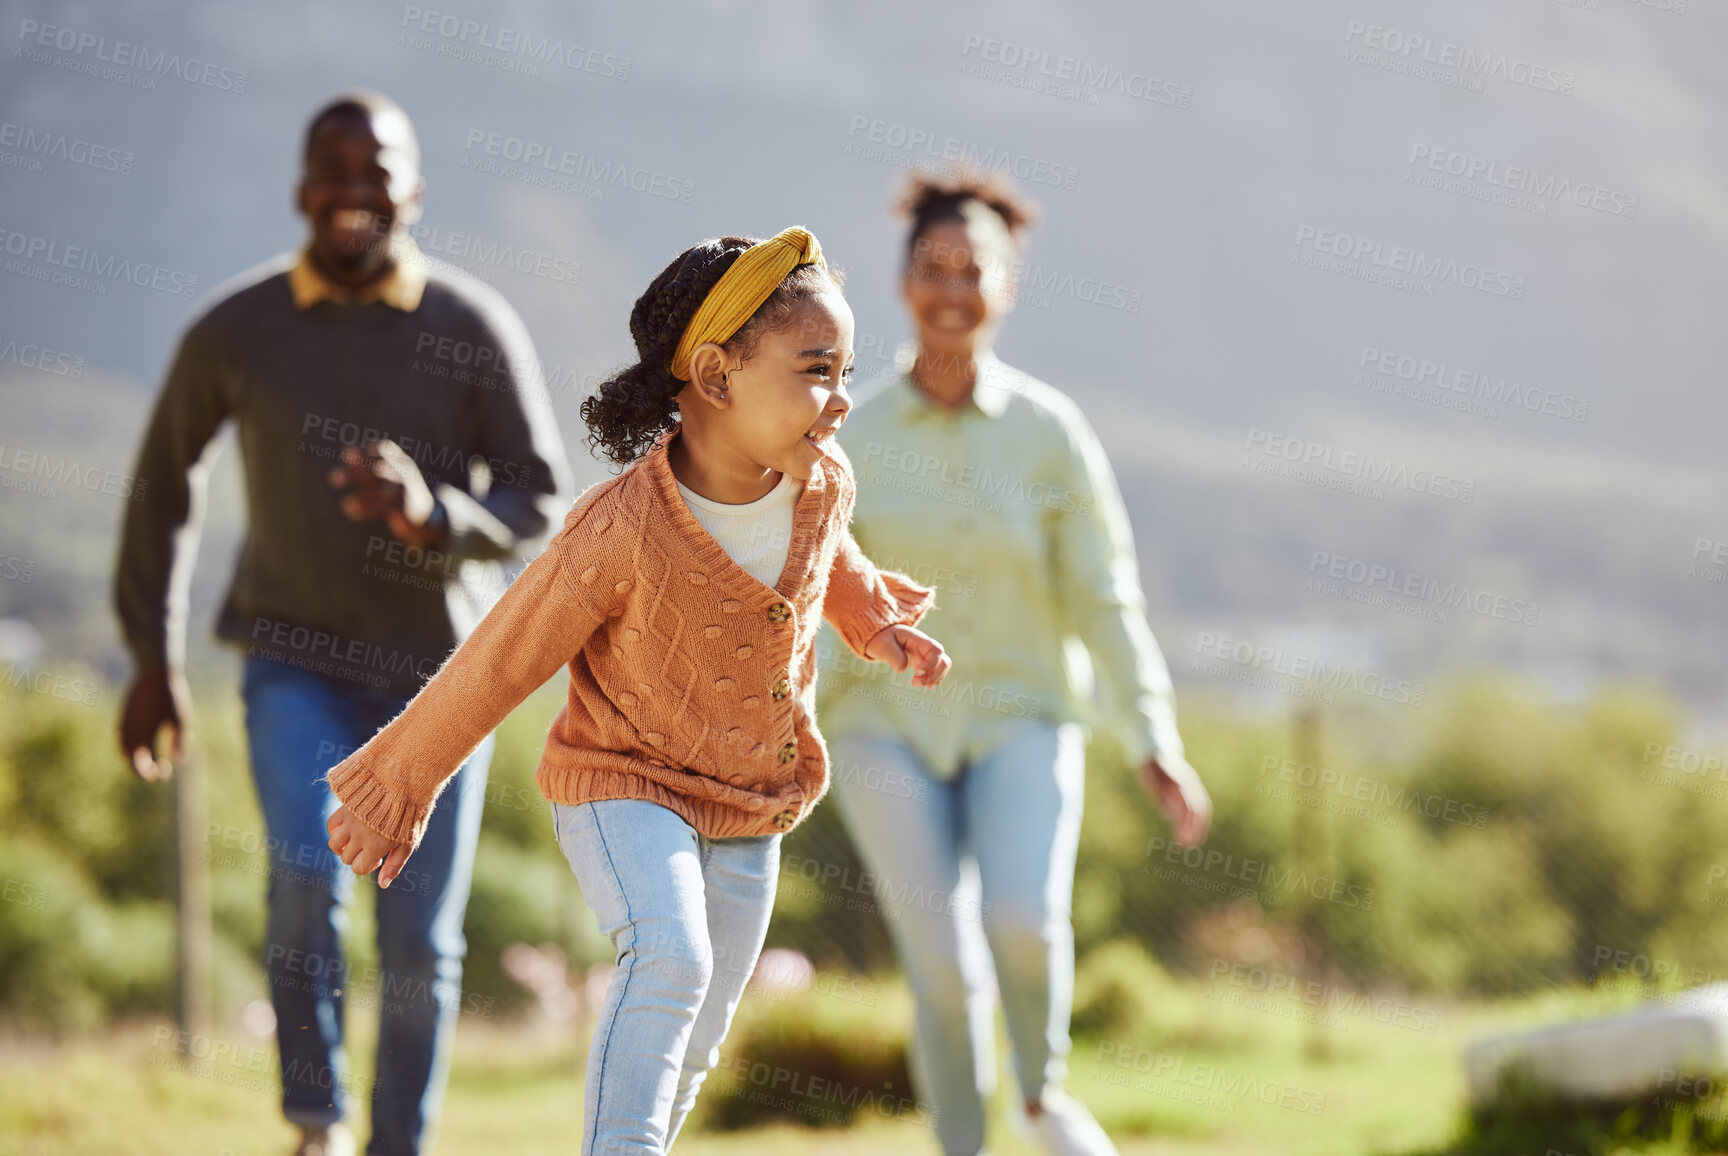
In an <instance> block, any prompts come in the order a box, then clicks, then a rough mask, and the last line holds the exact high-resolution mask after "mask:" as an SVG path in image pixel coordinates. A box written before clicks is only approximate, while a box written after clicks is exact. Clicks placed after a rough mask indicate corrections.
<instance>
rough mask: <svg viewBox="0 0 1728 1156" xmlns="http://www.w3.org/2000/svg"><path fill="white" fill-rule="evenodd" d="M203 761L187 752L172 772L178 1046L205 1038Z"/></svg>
mask: <svg viewBox="0 0 1728 1156" xmlns="http://www.w3.org/2000/svg"><path fill="white" fill-rule="evenodd" d="M207 788H208V784H207V783H206V781H205V776H204V760H203V759H202V758H201V757H199V756H198V755H194V754H192V753H190V752H188V754H187V757H186V759H185V761H184V762H182V763H181V764H180V765H178V766H176V767H175V768H174V884H175V886H174V923H175V932H176V936H175V946H176V948H177V951H176V954H177V956H178V960H177V962H178V963H179V967H178V969H177V982H176V984H175V1009H174V1011H175V1019H176V1020H177V1021H178V1022H179V1026H180V1032H181V1035H180V1037H179V1038H180V1040H181V1043H182V1046H183V1047H184V1046H187V1045H188V1044H189V1043H190V1041H191V1040H192V1038H193V1037H195V1036H199V1035H208V1034H209V1032H210V1025H211V1001H210V858H209V856H208V855H207V854H206V853H205V831H206V830H207V829H208V822H209V817H210V805H209V793H208V789H207Z"/></svg>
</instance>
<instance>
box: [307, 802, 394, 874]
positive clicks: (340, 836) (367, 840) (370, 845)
mask: <svg viewBox="0 0 1728 1156" xmlns="http://www.w3.org/2000/svg"><path fill="white" fill-rule="evenodd" d="M324 829H325V830H327V831H329V832H330V850H331V851H333V852H335V853H336V858H338V859H340V860H342V862H344V863H346V864H348V866H349V867H351V868H353V870H354V874H356V875H370V874H372V872H373V871H377V872H378V886H380V887H388V886H390V883H391V881H392V880H393V879H395V878H396V876H398V875H400V874H402V865H403V864H404V863H406V862H408V856H409V855H412V854H413V853H414V848H413V847H411V846H410V845H409V844H407V843H398V842H397V841H396V840H394V839H391V838H389V837H387V836H384V835H380V834H379V833H378V832H376V831H374V830H373V829H372V828H370V827H368V826H367V825H366V824H364V823H362V822H361V821H360V820H359V819H357V818H355V817H354V813H353V812H352V811H350V810H349V809H348V808H347V807H337V808H336V813H335V814H334V815H331V816H330V820H329V821H328V822H327V823H325V824H324Z"/></svg>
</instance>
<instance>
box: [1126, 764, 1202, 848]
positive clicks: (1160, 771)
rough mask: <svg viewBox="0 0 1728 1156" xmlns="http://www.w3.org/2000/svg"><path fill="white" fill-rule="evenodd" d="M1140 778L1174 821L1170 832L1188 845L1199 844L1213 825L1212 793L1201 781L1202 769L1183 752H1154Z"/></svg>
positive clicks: (1147, 791)
mask: <svg viewBox="0 0 1728 1156" xmlns="http://www.w3.org/2000/svg"><path fill="white" fill-rule="evenodd" d="M1140 781H1141V783H1142V784H1143V785H1144V786H1145V788H1146V793H1147V794H1149V795H1151V796H1152V801H1153V802H1155V803H1157V804H1158V811H1159V813H1160V814H1162V815H1163V816H1164V818H1166V819H1168V820H1169V821H1170V832H1171V834H1172V835H1173V836H1174V837H1175V839H1176V842H1178V843H1180V844H1182V846H1184V847H1198V846H1199V845H1200V844H1201V843H1202V842H1204V841H1205V839H1206V832H1207V831H1208V830H1209V829H1211V826H1212V796H1211V795H1208V794H1207V793H1206V788H1205V786H1204V785H1203V784H1202V783H1201V782H1200V772H1198V771H1196V770H1195V769H1194V767H1193V765H1192V764H1190V763H1189V762H1188V760H1187V759H1185V758H1183V757H1182V756H1181V755H1154V756H1152V757H1151V758H1149V759H1147V760H1146V765H1145V766H1143V767H1141V768H1140Z"/></svg>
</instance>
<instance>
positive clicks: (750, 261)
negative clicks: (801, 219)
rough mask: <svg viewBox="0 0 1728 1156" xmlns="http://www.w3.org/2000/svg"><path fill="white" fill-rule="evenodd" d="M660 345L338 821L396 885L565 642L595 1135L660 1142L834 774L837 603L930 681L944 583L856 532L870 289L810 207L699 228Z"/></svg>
mask: <svg viewBox="0 0 1728 1156" xmlns="http://www.w3.org/2000/svg"><path fill="white" fill-rule="evenodd" d="M630 333H631V336H632V337H633V338H635V341H636V350H637V353H638V355H639V357H640V361H639V362H638V363H637V364H635V365H633V366H630V367H629V368H628V369H625V370H623V371H622V372H620V373H619V374H617V375H616V376H615V377H613V378H612V379H611V380H609V381H607V382H606V383H604V384H603V385H602V386H601V387H600V390H599V392H598V393H597V394H596V395H595V396H594V397H591V398H589V399H588V400H587V401H585V402H584V403H583V405H582V417H583V420H584V421H586V422H587V423H588V427H589V431H590V432H589V437H590V441H591V442H593V443H594V444H595V445H597V446H599V447H600V448H601V449H602V450H603V451H604V452H605V453H606V454H607V456H609V457H610V458H611V459H612V460H613V461H616V462H618V463H620V464H626V465H627V466H628V468H626V469H625V470H624V471H623V472H622V473H621V474H619V475H618V476H617V477H614V478H611V479H609V480H607V481H605V482H601V483H599V484H597V485H595V486H593V487H591V488H590V489H589V490H588V491H587V492H585V493H584V494H583V495H582V496H581V497H580V498H578V499H577V501H576V504H575V506H574V507H573V508H572V509H571V510H570V512H569V514H568V515H567V516H566V517H565V519H564V528H563V530H562V531H561V532H560V533H558V534H557V535H556V536H555V537H554V538H553V539H552V541H551V543H550V544H549V545H548V546H547V548H546V550H545V552H544V553H543V554H541V555H540V557H539V558H537V559H536V560H535V561H534V562H533V563H532V564H531V565H529V566H528V567H527V568H526V569H525V570H523V572H522V574H521V576H520V577H518V578H517V579H516V581H515V582H514V583H513V584H512V585H511V587H510V589H509V591H508V592H507V593H506V594H505V595H504V597H503V598H502V599H501V600H500V601H499V602H498V604H497V606H496V607H495V608H494V609H493V610H492V611H491V613H489V614H488V615H487V616H486V618H485V619H484V620H483V621H482V622H481V623H480V625H479V627H478V628H476V630H475V631H474V633H473V635H472V636H471V637H470V638H469V639H468V640H467V641H466V642H464V643H463V644H462V645H461V647H459V648H458V649H457V651H456V652H455V654H454V655H452V656H451V658H450V659H449V661H448V662H446V663H445V664H444V667H443V668H442V669H441V670H440V671H439V672H438V673H437V675H436V676H434V677H433V678H432V680H431V681H430V682H428V683H427V684H426V686H425V688H424V689H422V690H421V691H420V693H419V694H418V695H417V696H416V697H415V699H414V700H413V702H411V703H410V704H409V705H408V706H407V708H406V709H405V710H403V712H402V713H401V714H400V715H399V716H397V718H396V719H395V720H394V721H392V722H391V723H390V724H389V725H388V726H386V727H384V729H382V730H381V731H379V732H378V734H377V735H376V736H374V737H373V738H372V740H371V741H369V742H368V743H367V744H366V745H365V746H363V747H361V748H360V749H359V750H358V751H356V752H354V754H353V755H352V756H350V757H349V758H347V759H346V760H344V761H343V762H342V763H341V764H340V765H338V766H337V767H336V768H334V769H333V770H332V771H331V772H330V782H331V786H332V788H333V789H334V791H335V794H336V796H337V798H338V799H339V800H340V801H341V804H342V805H341V806H340V807H338V808H337V810H336V811H335V813H334V814H333V815H332V816H331V817H330V821H329V830H330V847H331V849H332V850H333V851H334V852H335V853H336V854H337V855H338V856H340V857H341V858H342V860H343V861H344V862H345V863H347V864H348V865H349V866H350V867H351V868H353V870H354V871H355V872H357V873H359V874H367V873H370V872H371V871H373V870H375V869H376V870H378V873H379V878H378V882H379V885H380V886H384V887H387V886H389V884H390V881H391V880H392V879H394V878H395V877H396V876H397V875H398V874H399V873H400V872H401V870H402V867H403V864H404V863H405V862H406V861H407V859H408V856H409V855H410V854H412V852H413V850H414V846H415V844H416V843H417V842H418V840H419V838H420V836H421V833H422V832H423V830H424V828H425V824H426V819H427V816H428V815H429V813H430V812H431V810H432V805H433V802H434V801H435V800H436V798H437V796H438V792H439V790H440V789H441V788H442V787H443V785H444V783H445V781H446V780H447V779H448V778H449V777H450V775H451V774H452V772H454V771H455V769H456V768H457V767H459V766H460V765H461V764H462V761H463V760H464V759H465V758H467V757H468V754H469V753H470V752H471V751H472V750H473V749H474V748H475V746H476V745H477V744H478V743H479V742H480V741H481V739H482V738H484V737H485V736H486V735H487V734H488V733H489V732H491V731H492V729H493V728H494V727H496V726H497V725H498V723H499V722H501V721H502V720H503V719H504V717H505V716H506V715H507V714H509V713H510V711H511V710H512V709H513V708H514V707H515V706H516V705H517V704H518V703H520V702H521V701H522V700H523V699H524V698H526V697H527V696H528V694H529V693H531V692H532V691H533V690H534V689H535V688H536V687H538V686H540V685H541V684H542V683H544V682H545V681H546V680H547V679H548V678H549V677H551V676H552V675H553V674H554V673H555V672H556V671H557V670H558V668H559V667H560V666H566V665H567V666H568V667H569V671H570V694H569V699H568V701H567V703H566V704H565V706H564V708H563V709H562V710H561V711H560V712H559V714H558V717H557V718H556V719H555V720H554V722H553V724H552V728H551V732H550V733H549V735H548V736H547V740H546V749H545V753H544V754H543V755H542V757H541V760H540V768H539V772H538V774H537V776H536V777H537V780H538V782H539V785H540V790H541V792H542V793H543V794H545V796H546V797H547V798H548V799H549V800H551V801H552V805H553V806H552V809H553V817H554V822H555V826H556V829H557V837H558V844H559V847H560V848H561V849H562V850H563V852H564V855H565V857H566V858H567V859H569V861H570V866H571V867H572V868H573V869H574V871H575V872H576V877H577V879H578V880H579V881H580V883H581V886H582V895H583V897H584V898H585V899H586V900H587V902H588V904H589V906H591V907H592V908H593V910H594V912H595V915H596V916H597V917H598V919H599V922H600V925H601V928H602V929H603V930H604V931H605V932H606V934H607V935H608V936H609V937H610V938H611V939H612V942H613V945H614V947H615V948H616V949H617V963H618V966H617V969H616V970H615V971H614V972H613V975H612V982H611V986H610V987H609V988H608V989H607V992H606V1002H605V1006H604V1008H603V1009H602V1011H601V1014H600V1021H599V1024H598V1026H597V1027H596V1029H595V1033H594V1044H593V1047H592V1049H591V1050H590V1052H589V1056H588V1077H587V1093H586V1123H585V1125H584V1130H583V1139H582V1151H583V1153H585V1154H587V1153H593V1154H597V1156H598V1154H605V1156H611V1154H613V1153H663V1152H665V1151H666V1150H667V1149H668V1148H669V1147H671V1145H672V1142H673V1140H674V1139H676V1137H677V1135H678V1130H679V1127H680V1126H681V1125H682V1123H683V1121H684V1119H685V1117H686V1115H687V1114H688V1113H689V1111H690V1108H691V1106H692V1105H693V1104H694V1103H695V1100H696V1094H697V1091H698V1089H699V1088H700V1086H701V1083H702V1080H703V1078H704V1077H705V1076H706V1075H707V1073H708V1071H709V1070H710V1069H711V1068H712V1067H713V1066H714V1065H715V1064H716V1063H717V1062H718V1061H719V1054H720V1053H719V1049H720V1042H721V1040H722V1039H724V1038H725V1035H726V1029H727V1027H728V1025H729V1024H730V1023H731V1020H732V1014H733V1012H734V1010H735V1009H736V1008H737V1006H738V999H739V997H740V995H742V993H743V989H744V985H745V983H746V982H747V981H748V980H749V978H750V974H751V972H752V970H753V969H754V968H755V964H756V958H757V955H758V953H759V952H760V950H761V947H762V939H763V935H764V933H765V932H766V931H767V926H768V917H769V912H770V910H771V909H772V907H773V903H774V889H775V877H776V872H777V870H778V865H779V853H780V838H781V836H782V835H783V834H784V833H785V832H787V831H789V830H791V829H792V828H793V827H795V826H797V824H798V823H799V821H800V820H802V819H803V818H804V817H805V816H806V815H808V814H809V812H810V809H811V808H812V807H813V806H815V804H816V802H817V800H818V799H820V798H821V797H822V794H823V791H824V790H825V788H826V786H827V778H828V758H827V753H826V750H825V747H824V744H823V741H822V736H821V734H820V733H819V732H818V730H817V729H816V720H815V715H814V712H813V703H814V689H815V677H816V661H815V641H816V635H817V629H818V627H819V625H820V623H821V620H822V618H824V617H826V618H827V619H828V621H829V622H831V623H832V624H833V625H834V627H835V629H836V630H837V631H838V632H839V634H840V636H841V637H842V638H843V639H844V640H845V641H846V644H847V645H848V646H850V647H851V648H852V649H853V650H854V651H856V652H857V653H858V654H860V655H862V656H863V657H865V658H867V659H871V660H874V661H879V662H884V663H887V664H888V665H889V666H891V667H893V668H894V669H895V670H905V669H906V668H907V667H908V666H910V667H912V668H913V670H914V674H913V677H912V682H913V684H914V685H917V686H934V685H935V684H936V683H938V682H940V681H941V680H942V678H943V676H944V675H945V674H946V673H947V671H948V667H949V660H948V657H947V655H946V654H945V653H944V652H943V649H942V647H941V646H940V645H939V644H938V643H936V641H935V640H933V639H931V638H930V637H929V636H927V635H925V634H922V633H920V632H919V631H917V630H915V629H913V624H914V623H916V622H917V621H918V620H919V619H920V618H921V617H922V616H923V615H924V612H925V611H926V610H928V609H929V608H930V606H931V605H932V603H933V602H934V599H935V593H934V591H932V590H929V589H927V588H925V587H923V586H920V585H918V584H916V583H914V582H912V581H911V580H910V579H908V578H906V577H905V576H903V575H900V574H896V573H890V572H886V571H882V570H878V569H877V568H876V567H875V566H873V565H872V564H871V562H870V560H869V559H868V558H866V557H865V556H864V555H863V553H862V552H861V551H860V550H859V549H858V546H857V544H856V543H855V542H854V541H853V539H852V535H851V532H850V530H849V529H848V521H849V519H850V517H851V513H852V504H853V497H854V487H853V479H852V472H851V467H850V466H849V464H848V463H847V461H846V458H845V456H844V455H843V454H842V453H841V452H840V449H839V447H838V446H837V445H836V444H835V442H834V441H833V436H834V432H835V430H837V429H838V428H839V427H840V424H841V422H843V421H844V420H845V418H846V414H847V411H848V410H849V409H850V408H851V405H852V403H851V399H850V398H849V397H848V396H847V393H846V380H847V377H848V376H849V375H850V374H851V372H852V370H851V362H852V333H853V324H852V311H851V309H850V308H848V306H847V304H846V300H845V298H844V297H842V296H841V294H840V287H839V282H838V280H837V278H836V277H835V276H834V274H832V273H831V272H830V271H829V270H828V267H827V264H826V262H824V261H823V259H822V250H821V246H820V245H818V244H817V242H816V238H815V237H813V236H811V234H810V233H809V232H807V231H806V230H804V229H801V228H797V227H793V228H790V229H787V230H786V231H785V232H783V233H780V234H779V235H778V236H776V237H774V238H773V239H772V240H768V241H754V242H753V241H751V240H749V239H746V238H742V237H723V238H721V239H719V240H715V241H706V242H703V243H702V244H700V245H697V246H695V247H693V248H691V249H688V250H686V251H685V252H684V253H682V254H680V255H679V256H678V258H677V259H676V260H674V261H673V262H672V263H671V264H670V265H668V266H667V267H666V269H665V270H664V271H663V272H662V273H661V274H660V275H659V276H658V277H656V278H655V279H654V282H653V284H651V285H649V286H648V290H647V292H645V293H643V294H642V296H641V297H640V298H639V299H638V300H637V302H636V306H635V308H634V309H633V310H632V311H631V314H630Z"/></svg>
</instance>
